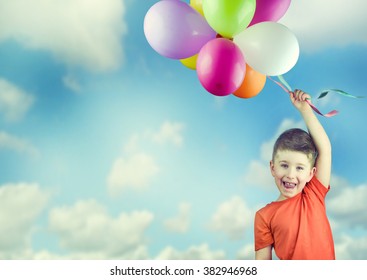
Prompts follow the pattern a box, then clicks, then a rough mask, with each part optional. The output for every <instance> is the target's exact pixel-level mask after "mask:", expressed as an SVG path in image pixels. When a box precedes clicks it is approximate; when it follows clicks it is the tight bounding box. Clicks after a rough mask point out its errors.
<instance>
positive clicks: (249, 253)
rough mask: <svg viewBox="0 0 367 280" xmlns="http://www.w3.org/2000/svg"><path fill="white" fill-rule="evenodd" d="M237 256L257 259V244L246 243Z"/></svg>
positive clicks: (241, 258) (243, 258) (245, 258)
mask: <svg viewBox="0 0 367 280" xmlns="http://www.w3.org/2000/svg"><path fill="white" fill-rule="evenodd" d="M236 258H237V259H239V260H254V259H255V246H254V244H248V245H245V246H244V247H243V248H241V249H240V250H238V252H237V255H236Z"/></svg>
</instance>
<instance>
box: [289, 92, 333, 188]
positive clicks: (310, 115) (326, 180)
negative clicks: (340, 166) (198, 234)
mask: <svg viewBox="0 0 367 280" xmlns="http://www.w3.org/2000/svg"><path fill="white" fill-rule="evenodd" d="M290 98H291V101H292V103H293V105H294V106H295V107H296V108H297V110H298V111H299V112H300V113H301V115H302V118H303V120H304V122H305V124H306V126H307V129H308V131H309V133H310V135H311V137H312V140H313V141H314V143H315V146H316V149H317V152H318V156H317V160H316V164H315V167H316V177H317V179H318V180H319V181H320V182H321V183H322V184H323V185H324V186H325V187H328V186H329V184H330V175H331V143H330V140H329V137H328V135H327V134H326V132H325V130H324V128H323V126H322V125H321V123H320V121H319V120H318V119H317V117H316V115H315V114H314V112H313V111H312V108H311V106H310V105H309V104H308V103H307V102H306V99H310V96H309V95H308V94H307V93H305V92H303V91H302V90H299V89H296V90H295V91H294V92H293V93H291V94H290Z"/></svg>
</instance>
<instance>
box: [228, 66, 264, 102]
mask: <svg viewBox="0 0 367 280" xmlns="http://www.w3.org/2000/svg"><path fill="white" fill-rule="evenodd" d="M265 82H266V75H264V74H261V73H259V72H257V71H255V70H254V69H252V68H251V67H250V66H249V65H248V64H246V74H245V78H244V80H243V82H242V85H241V86H240V87H239V88H238V89H237V90H236V91H235V92H234V93H233V94H234V95H235V96H237V97H240V98H251V97H254V96H256V95H258V94H259V93H260V91H261V90H262V89H263V88H264V86H265Z"/></svg>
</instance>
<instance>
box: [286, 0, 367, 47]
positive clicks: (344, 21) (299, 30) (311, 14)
mask: <svg viewBox="0 0 367 280" xmlns="http://www.w3.org/2000/svg"><path fill="white" fill-rule="evenodd" d="M366 9H367V2H366V1H364V0H350V1H348V2H345V1H343V0H323V1H318V0H308V1H292V3H291V5H290V7H289V9H288V11H287V13H286V14H285V16H284V17H283V18H282V19H281V20H280V22H281V23H283V24H285V25H286V26H288V27H289V28H290V29H291V30H292V31H293V32H294V33H295V35H296V36H297V38H298V40H299V42H300V48H301V50H304V51H308V52H312V51H318V50H322V49H324V48H327V47H343V46H347V45H351V44H363V45H367V36H365V27H366V26H367V17H366V16H365V11H366Z"/></svg>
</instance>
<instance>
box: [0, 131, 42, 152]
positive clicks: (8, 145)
mask: <svg viewBox="0 0 367 280" xmlns="http://www.w3.org/2000/svg"><path fill="white" fill-rule="evenodd" d="M0 149H7V150H12V151H15V152H18V153H21V154H27V155H30V156H33V157H37V156H38V155H39V151H38V150H37V149H36V148H35V147H33V146H32V144H30V143H29V142H28V141H26V140H24V139H21V138H19V137H16V136H14V135H10V134H8V133H7V132H4V131H0Z"/></svg>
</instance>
